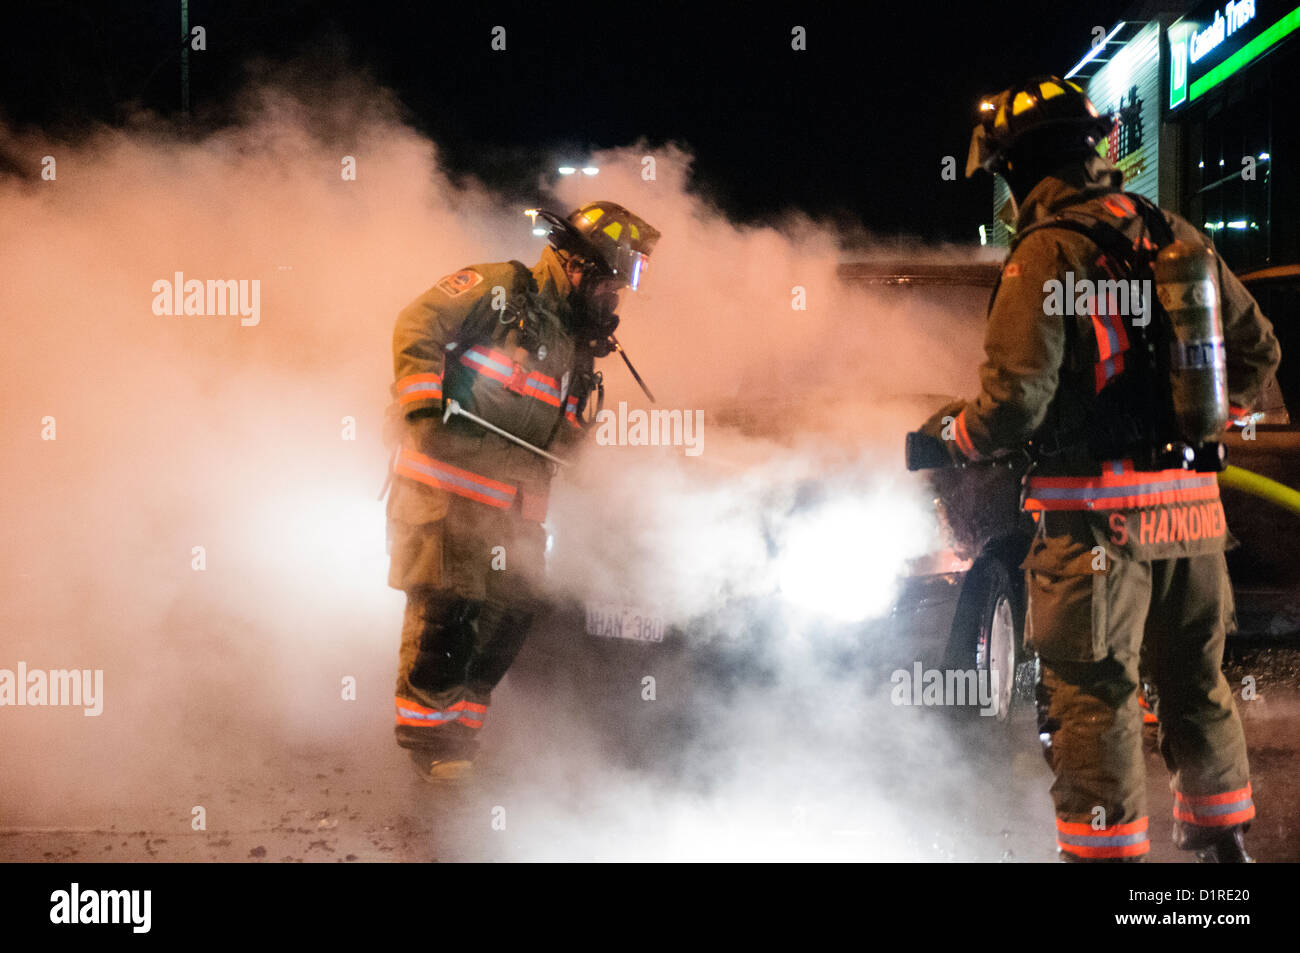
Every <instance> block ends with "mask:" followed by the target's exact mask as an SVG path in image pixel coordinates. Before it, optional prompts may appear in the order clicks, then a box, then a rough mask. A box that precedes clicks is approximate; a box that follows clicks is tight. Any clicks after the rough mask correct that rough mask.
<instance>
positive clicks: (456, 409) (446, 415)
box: [442, 400, 573, 467]
mask: <svg viewBox="0 0 1300 953" xmlns="http://www.w3.org/2000/svg"><path fill="white" fill-rule="evenodd" d="M452 417H464V418H466V419H467V420H472V421H473V422H474V423H476V424H478V425H479V426H480V427H482V428H483V429H484V430H490V431H491V432H492V433H494V434H496V435H497V436H498V437H505V438H506V439H507V440H509V441H510V442H511V443H517V444H519V446H521V447H523V448H524V449H525V450H531V451H532V452H533V453H535V454H537V455H538V456H539V457H545V458H546V459H547V460H550V461H551V462H552V463H558V464H559V465H560V466H562V467H569V466H573V464H572V463H570V462H569V461H568V460H561V459H560V458H559V457H557V456H555V455H554V454H550V453H547V452H546V451H545V450H543V449H542V448H541V447H534V446H533V445H532V444H531V443H529V442H528V441H527V440H520V439H519V438H518V437H516V436H515V435H514V434H512V433H509V432H508V431H505V430H502V429H501V428H500V427H498V426H497V425H496V424H491V423H488V422H487V421H486V420H484V419H483V418H482V417H480V416H479V415H478V414H472V413H470V412H469V411H468V410H466V409H465V408H464V407H462V406H461V405H460V404H459V403H458V402H457V401H455V400H449V401H447V407H446V409H445V410H444V411H443V413H442V422H443V423H444V424H445V423H446V422H447V421H449V420H450V419H451V418H452Z"/></svg>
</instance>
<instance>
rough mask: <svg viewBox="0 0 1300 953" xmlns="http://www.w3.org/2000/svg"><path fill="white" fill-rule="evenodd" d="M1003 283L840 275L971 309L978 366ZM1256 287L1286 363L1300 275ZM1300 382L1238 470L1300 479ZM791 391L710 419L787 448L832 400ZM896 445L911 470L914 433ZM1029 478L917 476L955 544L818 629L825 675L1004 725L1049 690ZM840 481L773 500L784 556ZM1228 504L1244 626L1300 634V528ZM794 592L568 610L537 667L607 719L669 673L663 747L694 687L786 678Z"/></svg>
mask: <svg viewBox="0 0 1300 953" xmlns="http://www.w3.org/2000/svg"><path fill="white" fill-rule="evenodd" d="M998 273H999V267H998V265H997V264H994V263H990V262H957V263H921V264H912V263H907V262H880V263H863V262H858V263H852V264H847V265H843V266H841V267H840V269H839V277H840V279H841V280H842V281H844V282H846V283H848V284H850V285H854V286H857V287H861V288H864V289H867V290H868V291H869V292H870V294H871V295H872V296H873V298H875V299H876V300H881V299H882V298H883V299H886V300H893V301H895V302H898V303H900V304H901V305H902V306H903V307H909V308H914V309H915V310H916V312H917V313H918V314H921V313H924V312H925V311H926V310H927V309H929V308H931V307H932V306H937V305H938V304H940V303H941V304H942V306H943V307H944V308H945V309H946V310H947V312H948V313H952V312H953V311H954V310H955V311H957V312H959V313H961V314H962V315H964V321H965V322H966V324H967V325H968V327H967V329H966V330H967V332H969V333H968V335H967V338H968V339H966V340H963V341H961V342H960V346H959V347H955V348H954V350H956V351H957V352H958V353H959V354H960V356H961V360H962V361H964V362H966V363H968V364H970V365H971V367H972V369H973V367H974V365H975V364H977V361H976V360H975V357H976V355H978V354H979V353H980V351H979V350H978V348H979V344H980V341H981V340H982V336H983V332H982V329H983V320H984V314H985V305H986V302H987V299H988V296H989V294H990V292H991V289H992V288H993V287H994V286H995V284H996V281H997V277H998ZM1243 280H1244V281H1245V282H1246V284H1247V286H1248V287H1249V288H1250V289H1251V291H1252V292H1253V293H1255V294H1256V296H1257V297H1258V298H1259V299H1260V302H1261V305H1262V307H1263V309H1264V311H1265V313H1266V314H1269V315H1270V316H1271V317H1272V318H1273V320H1274V324H1275V326H1276V327H1277V329H1278V335H1279V338H1280V339H1281V341H1282V346H1283V351H1284V354H1286V353H1297V354H1300V340H1295V338H1296V336H1297V334H1300V318H1298V317H1297V315H1296V314H1295V309H1296V304H1297V300H1300V299H1298V293H1300V292H1298V289H1300V268H1294V267H1293V268H1289V269H1269V270H1268V271H1267V272H1259V273H1253V274H1249V275H1245V276H1244V277H1243ZM1293 348H1294V349H1295V350H1292V349H1293ZM1297 364H1298V365H1300V362H1297ZM1297 378H1300V373H1297V371H1296V370H1295V369H1294V368H1293V365H1292V364H1290V363H1288V362H1287V361H1286V360H1285V359H1284V362H1283V365H1282V368H1281V369H1280V370H1279V372H1278V375H1277V379H1276V381H1274V382H1270V385H1269V388H1268V392H1267V400H1266V411H1265V413H1264V414H1262V415H1260V416H1258V417H1257V419H1256V420H1255V422H1254V428H1253V433H1251V434H1250V435H1249V436H1250V437H1251V439H1241V437H1242V433H1241V432H1240V431H1238V432H1236V433H1234V434H1232V435H1230V437H1229V440H1228V442H1229V447H1228V454H1229V462H1230V463H1232V464H1233V465H1235V466H1240V467H1244V468H1245V469H1248V470H1251V471H1254V472H1258V473H1261V474H1262V475H1265V476H1268V477H1271V478H1273V479H1276V480H1279V481H1281V482H1283V483H1285V484H1287V485H1288V486H1295V485H1297V483H1300V428H1297V426H1296V425H1295V424H1294V423H1293V422H1292V419H1291V417H1290V415H1289V413H1288V411H1287V407H1288V406H1293V405H1294V406H1300V393H1298V392H1297V389H1296V388H1297V384H1298V383H1300V381H1298V380H1297ZM972 386H973V385H972ZM742 390H744V388H742ZM778 390H781V391H782V392H783V396H781V397H779V398H766V399H763V400H753V399H745V400H740V399H737V400H734V401H730V402H725V403H723V404H720V405H718V406H715V407H713V408H710V409H709V411H708V413H707V416H708V419H710V420H711V421H712V422H713V423H714V425H720V426H725V427H728V428H731V429H733V430H735V431H736V432H738V433H739V434H741V435H743V436H745V437H748V438H761V439H765V440H769V441H772V442H773V443H774V445H779V444H780V443H781V442H782V441H787V440H790V439H792V438H793V435H794V434H798V433H803V432H805V431H806V429H807V427H808V426H809V425H810V422H813V421H815V420H816V419H817V413H818V406H819V402H821V401H825V400H826V399H828V398H827V395H826V394H823V393H819V392H818V391H817V390H816V389H815V388H811V389H809V388H789V389H784V388H778ZM950 399H951V398H950V397H946V396H945V395H942V394H927V393H900V394H897V395H895V396H894V397H893V398H891V399H890V400H888V401H885V402H879V403H878V404H877V406H876V407H875V410H876V411H877V412H878V413H879V414H880V415H881V416H882V417H887V418H891V419H897V420H899V421H901V422H903V423H905V424H906V427H903V428H901V429H911V428H912V427H914V426H915V425H916V423H918V422H919V421H920V420H923V419H924V418H925V417H926V416H928V415H929V414H930V413H933V412H934V410H936V409H937V408H939V407H940V406H943V404H945V403H947V402H948V400H950ZM900 434H901V430H900ZM850 437H851V434H850ZM899 447H900V450H899V462H898V465H899V468H900V469H901V467H902V460H901V457H902V454H901V439H900V440H899ZM1026 469H1027V462H1025V461H1012V462H1011V463H1010V464H1009V465H1005V466H997V467H979V468H974V467H973V468H964V469H951V470H935V471H929V472H927V473H925V474H913V475H911V477H913V478H914V479H916V480H918V481H924V482H925V483H926V485H927V487H928V491H929V496H930V498H931V500H932V503H933V506H934V508H935V518H936V520H937V522H938V523H939V524H940V525H941V526H943V527H944V530H945V532H944V536H943V540H942V545H939V546H936V547H934V548H933V550H932V551H929V552H925V553H923V554H920V555H916V556H914V557H913V558H911V559H909V560H908V561H907V564H906V567H905V571H904V572H903V573H902V574H901V575H900V577H899V578H898V579H897V580H896V590H895V596H894V598H893V600H892V603H891V604H890V605H889V606H888V608H887V611H885V612H883V613H878V614H876V615H875V616H874V617H872V618H870V619H866V620H851V621H848V622H844V621H839V622H837V621H836V620H833V619H832V620H824V621H822V622H819V623H818V638H819V640H820V644H821V645H822V647H823V649H824V654H825V657H826V659H827V660H828V664H833V665H837V666H840V667H841V668H843V667H844V666H848V667H856V668H859V669H861V670H862V671H863V672H868V671H877V672H879V671H885V672H888V671H890V670H891V668H893V669H895V670H896V669H897V668H898V667H900V666H902V667H904V668H905V669H906V668H910V667H912V666H918V665H919V666H920V667H921V668H922V669H939V670H943V671H958V672H973V673H975V677H976V678H977V679H987V680H988V684H989V685H991V686H992V685H996V693H995V698H994V707H993V713H994V715H995V717H994V718H992V719H990V720H989V723H990V724H998V725H1005V724H1006V723H1007V722H1008V720H1009V718H1010V716H1011V714H1012V712H1013V711H1014V709H1015V708H1016V707H1017V706H1018V705H1021V704H1024V703H1026V702H1028V701H1029V699H1030V698H1031V697H1032V691H1031V688H1032V683H1033V679H1034V659H1033V655H1032V652H1030V651H1029V650H1028V649H1027V648H1026V646H1025V641H1024V625H1025V613H1026V608H1027V606H1026V601H1027V600H1026V592H1025V581H1024V573H1023V571H1022V570H1021V569H1020V565H1021V562H1022V560H1023V559H1024V557H1025V554H1026V552H1027V550H1028V546H1029V542H1030V540H1031V538H1032V536H1033V532H1034V524H1033V521H1032V519H1030V518H1029V517H1028V516H1027V515H1026V514H1024V513H1022V512H1021V511H1020V508H1019V498H1020V483H1021V478H1022V477H1023V475H1024V473H1025V471H1026ZM832 483H833V481H831V480H829V479H827V478H825V477H815V478H807V479H802V480H800V481H796V482H795V483H794V484H793V485H791V486H789V487H784V488H782V492H779V493H773V494H772V496H771V499H769V500H767V501H765V502H764V503H763V505H762V509H763V519H764V520H765V523H766V524H768V525H769V528H770V532H768V533H767V534H768V536H769V537H770V544H771V546H772V547H773V548H772V553H771V555H772V556H773V558H774V560H776V559H779V558H780V548H781V546H782V545H783V542H782V540H781V539H780V536H781V527H788V526H790V525H793V524H794V523H797V522H798V520H799V519H800V518H801V516H802V515H804V514H809V513H815V512H816V511H817V509H818V507H824V506H825V505H827V504H828V502H834V500H835V499H836V494H837V493H839V494H841V495H842V494H843V492H844V490H843V487H840V488H838V489H837V488H836V487H835V486H833V485H832ZM1223 498H1224V504H1225V509H1226V510H1227V513H1228V520H1229V525H1230V526H1231V527H1232V528H1233V531H1234V534H1235V535H1236V536H1237V537H1238V538H1239V540H1240V541H1241V544H1240V545H1238V546H1236V547H1235V548H1234V549H1233V550H1232V551H1231V552H1230V554H1229V560H1230V568H1231V570H1232V576H1233V580H1234V584H1235V593H1236V597H1237V611H1238V619H1239V631H1240V632H1242V633H1244V634H1256V633H1261V632H1265V633H1270V634H1281V633H1293V632H1295V631H1297V630H1300V569H1298V568H1297V562H1298V561H1297V560H1295V559H1294V556H1293V554H1294V553H1295V552H1297V551H1300V517H1294V516H1286V515H1279V514H1280V511H1279V510H1277V508H1276V507H1274V506H1272V505H1270V504H1269V503H1267V502H1266V501H1264V500H1261V499H1259V498H1258V497H1255V496H1251V495H1249V494H1246V493H1243V492H1241V491H1239V490H1236V489H1232V488H1231V487H1225V489H1224V494H1223ZM781 595H789V593H778V592H775V591H773V592H769V593H761V592H760V593H758V594H757V595H755V594H749V595H747V596H745V597H741V598H736V599H732V600H730V601H728V602H726V603H725V604H724V605H722V606H721V607H719V608H715V609H714V610H713V611H710V612H709V613H706V614H704V615H703V616H700V617H695V618H691V619H687V620H680V619H676V620H675V619H672V618H671V613H669V612H666V611H664V609H663V608H662V607H656V606H653V605H638V604H636V603H635V601H634V600H632V601H629V600H626V599H619V598H613V599H606V600H597V601H592V602H589V603H587V604H579V603H577V602H574V601H572V600H570V601H568V602H565V601H563V600H561V601H560V602H559V603H558V604H557V605H556V606H554V607H553V609H552V614H551V617H550V619H549V621H548V623H547V624H546V625H544V626H542V627H541V628H542V629H544V630H547V631H549V632H550V633H551V638H549V639H548V638H546V637H545V636H543V637H542V638H541V639H539V640H537V642H538V644H537V645H535V646H534V649H533V652H534V657H535V658H536V657H542V658H549V659H550V660H551V662H552V667H551V669H550V671H551V673H552V676H554V675H555V673H556V672H557V671H558V672H562V673H563V675H564V677H569V678H573V679H575V681H576V682H577V683H578V684H579V685H580V689H579V690H580V691H581V693H582V695H583V697H584V698H586V699H587V700H588V701H589V702H590V703H591V704H592V705H594V706H597V707H600V706H601V705H606V704H607V705H612V706H615V707H618V706H619V705H622V704H624V703H625V701H626V699H627V697H628V695H629V690H630V687H631V686H635V685H640V684H641V681H642V680H644V679H645V678H646V677H647V675H648V673H661V674H660V677H657V678H655V679H654V682H655V686H656V687H655V691H657V692H661V693H663V692H666V693H667V695H666V696H665V695H663V694H661V695H659V696H658V697H659V698H660V699H661V700H663V699H664V698H665V697H666V698H667V700H668V701H670V702H672V701H676V702H679V703H680V704H679V705H676V706H675V705H673V704H669V705H661V706H653V708H648V707H646V706H640V707H641V711H642V713H643V714H644V716H645V719H646V720H645V726H646V731H647V733H648V735H649V736H652V737H656V738H660V739H662V738H664V737H666V735H665V733H664V732H663V728H664V725H663V724H662V723H661V722H656V721H654V720H653V719H654V718H658V717H660V716H662V715H663V713H665V712H669V713H672V714H670V715H669V718H670V720H671V719H672V718H675V717H676V716H677V715H680V713H681V711H682V710H684V709H685V710H688V709H689V708H690V707H691V699H692V698H695V697H697V696H696V692H697V691H707V692H712V693H718V692H723V693H726V692H728V691H731V690H733V689H734V688H735V687H736V686H738V685H740V684H742V683H744V682H745V681H746V680H751V681H752V680H754V679H758V680H761V679H763V678H765V677H769V676H770V675H771V672H770V671H768V670H767V669H766V668H765V665H766V664H767V663H766V662H765V658H766V657H767V656H766V654H765V652H764V651H762V649H763V645H764V642H765V641H770V640H772V639H775V638H779V633H777V632H775V631H774V630H775V629H776V628H777V627H778V626H779V622H777V621H774V620H779V619H780V618H781V614H780V611H778V610H777V609H776V608H775V606H776V605H777V604H778V601H779V598H780V596H781ZM575 633H576V634H575ZM738 634H743V637H739V636H738ZM662 673H671V674H670V675H669V676H667V677H663V675H662ZM995 676H996V677H995ZM972 710H973V709H972ZM650 711H653V712H654V713H655V714H654V715H653V716H651V715H649V714H648V713H649V712H650ZM637 717H638V718H640V717H642V715H638V716H637Z"/></svg>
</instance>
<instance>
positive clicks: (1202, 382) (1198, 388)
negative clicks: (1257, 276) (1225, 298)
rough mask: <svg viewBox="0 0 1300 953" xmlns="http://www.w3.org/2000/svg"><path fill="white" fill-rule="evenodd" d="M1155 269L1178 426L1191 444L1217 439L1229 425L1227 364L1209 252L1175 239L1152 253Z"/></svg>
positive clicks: (1213, 268) (1220, 313)
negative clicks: (1170, 331)
mask: <svg viewBox="0 0 1300 953" xmlns="http://www.w3.org/2000/svg"><path fill="white" fill-rule="evenodd" d="M1154 272H1155V283H1156V295H1157V297H1158V298H1159V299H1160V304H1161V306H1162V307H1163V308H1164V310H1165V312H1166V313H1167V314H1168V315H1169V319H1170V321H1171V322H1172V324H1173V328H1174V341H1173V342H1172V343H1171V346H1170V348H1171V354H1170V366H1169V373H1170V378H1171V381H1170V383H1171V384H1172V386H1173V403H1174V415H1175V417H1176V418H1177V421H1178V429H1179V430H1180V431H1181V432H1182V436H1183V439H1184V440H1186V441H1187V442H1188V443H1191V444H1203V443H1209V442H1212V441H1217V440H1219V439H1221V438H1222V435H1223V430H1224V428H1225V427H1226V426H1227V424H1228V362H1227V353H1226V352H1225V350H1224V347H1223V315H1222V311H1221V308H1220V305H1219V282H1218V278H1217V276H1216V273H1215V258H1214V254H1213V253H1212V252H1211V251H1210V250H1209V249H1208V248H1206V247H1205V246H1204V245H1199V244H1192V243H1191V242H1184V241H1176V242H1174V243H1173V244H1171V245H1168V246H1167V247H1165V248H1164V249H1162V250H1161V252H1160V254H1159V255H1158V256H1157V257H1156V260H1155V264H1154Z"/></svg>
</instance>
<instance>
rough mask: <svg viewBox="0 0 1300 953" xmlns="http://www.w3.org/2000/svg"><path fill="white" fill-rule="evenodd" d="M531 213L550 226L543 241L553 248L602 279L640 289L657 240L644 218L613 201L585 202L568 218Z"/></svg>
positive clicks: (657, 237)
mask: <svg viewBox="0 0 1300 953" xmlns="http://www.w3.org/2000/svg"><path fill="white" fill-rule="evenodd" d="M533 211H535V214H536V215H537V216H539V217H541V218H543V219H545V220H546V221H547V222H548V223H550V225H551V231H550V234H549V235H548V236H547V238H548V240H549V241H550V243H551V244H552V245H554V246H555V247H556V248H558V249H560V250H562V251H565V252H569V253H570V254H574V255H579V256H581V257H582V258H584V259H586V260H587V261H588V262H589V263H590V267H592V268H593V270H594V271H595V273H596V274H598V275H600V276H602V277H607V278H614V279H616V280H617V281H618V282H619V283H620V284H622V285H625V286H627V287H628V288H631V289H632V290H633V291H635V290H636V289H637V288H639V287H640V285H641V279H642V277H644V275H645V270H646V266H647V264H648V262H649V260H650V252H651V251H652V250H653V249H654V246H655V242H657V241H658V240H659V232H658V230H657V229H655V228H654V227H653V226H651V225H650V224H649V223H648V222H646V220H645V219H643V218H641V217H639V216H637V215H634V214H633V213H632V212H629V211H628V210H627V209H625V208H624V207H623V206H621V205H618V204H617V203H614V202H588V203H587V204H586V205H583V206H582V207H581V208H578V209H576V210H574V211H573V212H571V213H570V214H569V216H568V218H560V216H558V215H556V214H554V213H553V212H546V211H542V210H533ZM530 214H533V212H531V211H530Z"/></svg>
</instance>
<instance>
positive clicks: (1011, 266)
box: [1002, 261, 1020, 278]
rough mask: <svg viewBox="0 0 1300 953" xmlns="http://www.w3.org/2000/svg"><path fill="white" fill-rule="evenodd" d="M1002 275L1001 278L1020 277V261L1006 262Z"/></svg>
mask: <svg viewBox="0 0 1300 953" xmlns="http://www.w3.org/2000/svg"><path fill="white" fill-rule="evenodd" d="M1002 277H1003V278H1019V277H1020V262H1018V261H1012V262H1008V263H1007V266H1006V267H1005V268H1003V269H1002Z"/></svg>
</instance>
